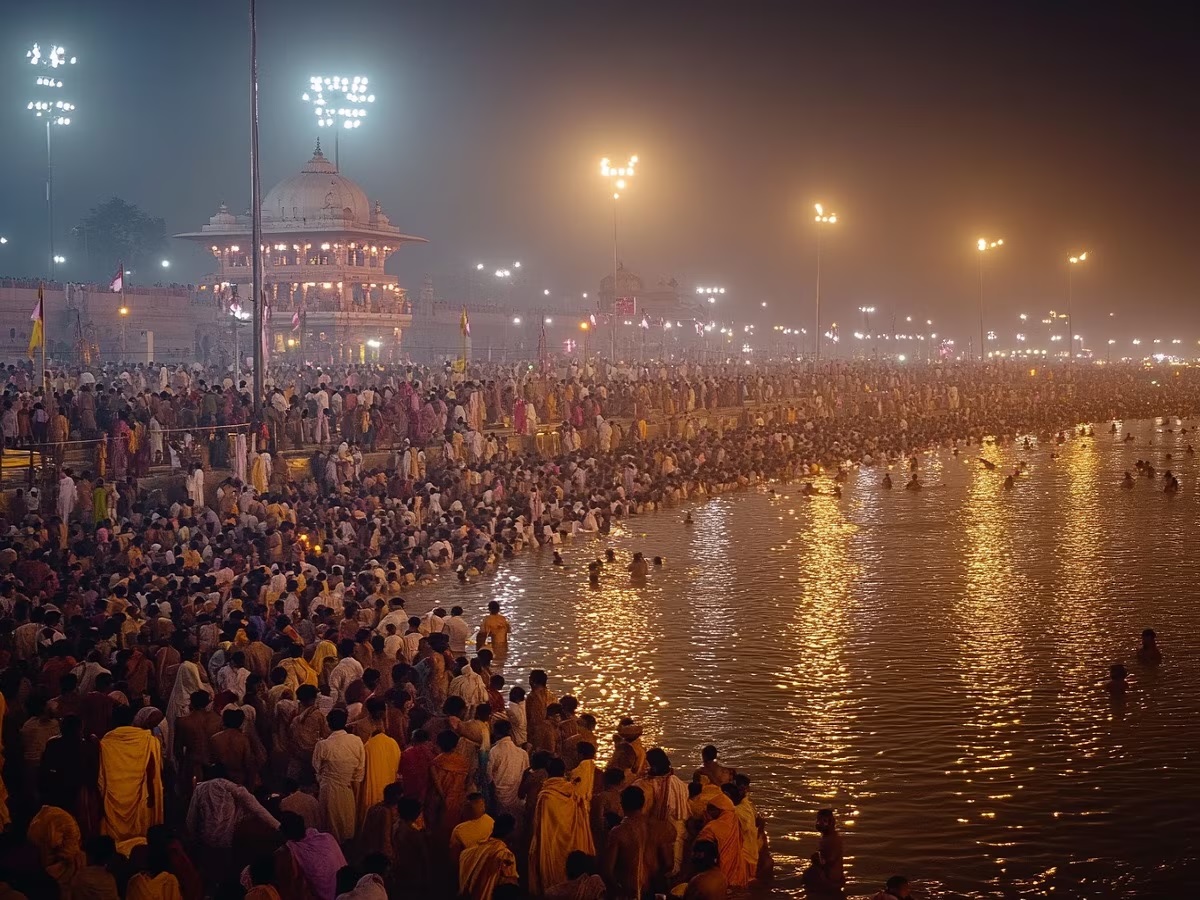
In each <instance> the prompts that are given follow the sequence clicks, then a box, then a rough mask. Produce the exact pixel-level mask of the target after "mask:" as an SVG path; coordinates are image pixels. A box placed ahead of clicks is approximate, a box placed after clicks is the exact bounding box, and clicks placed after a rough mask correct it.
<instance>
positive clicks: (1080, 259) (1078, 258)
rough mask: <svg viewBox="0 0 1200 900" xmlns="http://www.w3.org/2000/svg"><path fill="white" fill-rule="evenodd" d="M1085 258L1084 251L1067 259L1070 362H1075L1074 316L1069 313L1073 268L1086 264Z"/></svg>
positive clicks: (1073, 289)
mask: <svg viewBox="0 0 1200 900" xmlns="http://www.w3.org/2000/svg"><path fill="white" fill-rule="evenodd" d="M1087 257H1088V255H1087V251H1086V250H1085V251H1084V252H1083V253H1079V254H1076V255H1075V256H1069V257H1067V332H1068V336H1069V337H1070V339H1071V346H1070V347H1069V348H1068V351H1067V359H1068V360H1069V361H1070V362H1075V316H1074V315H1073V314H1072V312H1071V304H1072V301H1073V300H1074V295H1075V279H1074V275H1075V267H1076V266H1078V265H1079V264H1081V263H1084V262H1087Z"/></svg>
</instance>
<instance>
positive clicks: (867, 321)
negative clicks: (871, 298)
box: [858, 306, 878, 356]
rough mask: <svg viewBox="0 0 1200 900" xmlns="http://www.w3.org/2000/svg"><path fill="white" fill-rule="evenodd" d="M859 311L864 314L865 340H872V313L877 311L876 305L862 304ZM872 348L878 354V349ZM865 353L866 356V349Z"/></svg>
mask: <svg viewBox="0 0 1200 900" xmlns="http://www.w3.org/2000/svg"><path fill="white" fill-rule="evenodd" d="M858 311H859V312H860V313H862V314H863V340H870V339H871V313H873V312H875V307H873V306H860V307H859V308H858ZM872 350H873V352H875V353H876V355H878V350H876V349H875V348H872ZM863 355H864V356H865V355H866V350H865V349H864V351H863Z"/></svg>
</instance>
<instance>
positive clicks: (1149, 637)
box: [1137, 628, 1162, 666]
mask: <svg viewBox="0 0 1200 900" xmlns="http://www.w3.org/2000/svg"><path fill="white" fill-rule="evenodd" d="M1137 661H1138V662H1139V663H1141V664H1142V665H1143V666H1157V665H1158V664H1159V663H1161V662H1162V651H1161V650H1159V649H1158V635H1157V634H1155V633H1154V629H1153V628H1147V629H1146V630H1145V631H1143V632H1142V646H1141V647H1140V648H1138V652H1137Z"/></svg>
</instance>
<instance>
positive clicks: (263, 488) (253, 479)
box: [250, 454, 267, 494]
mask: <svg viewBox="0 0 1200 900" xmlns="http://www.w3.org/2000/svg"><path fill="white" fill-rule="evenodd" d="M250 483H251V484H253V485H254V490H256V491H258V492H259V493H260V494H265V493H266V492H267V463H266V460H264V459H263V458H262V456H261V454H260V455H259V456H256V457H254V465H252V466H251V467H250Z"/></svg>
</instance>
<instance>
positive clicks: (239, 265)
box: [175, 143, 425, 362]
mask: <svg viewBox="0 0 1200 900" xmlns="http://www.w3.org/2000/svg"><path fill="white" fill-rule="evenodd" d="M250 233H251V221H250V216H249V214H247V215H241V216H238V215H234V214H232V213H230V212H229V210H228V209H227V208H226V206H225V205H224V204H222V205H221V207H220V209H219V210H218V211H217V214H216V215H215V216H213V217H212V218H210V219H209V220H208V224H207V225H204V226H202V227H201V229H200V230H199V231H191V232H185V233H183V234H177V235H175V237H177V238H182V239H184V240H190V241H195V242H197V243H200V244H202V245H204V246H207V247H208V249H209V250H210V251H211V253H212V254H213V258H214V259H215V260H216V262H217V269H216V271H215V272H214V273H213V274H211V275H210V276H208V277H207V278H206V279H204V281H203V282H202V283H201V285H200V290H201V291H202V292H205V291H207V292H211V293H210V296H213V297H214V298H216V301H217V303H216V306H217V308H218V310H220V313H221V314H220V315H218V316H217V317H216V318H215V319H214V321H213V322H212V324H206V325H201V326H200V332H201V333H200V334H199V335H198V337H197V345H198V346H197V349H198V352H199V353H200V354H201V356H203V357H207V358H208V361H210V362H216V361H219V360H217V359H214V358H213V357H214V355H216V354H220V355H221V356H227V355H228V354H229V349H230V347H231V346H232V345H233V344H234V342H235V340H240V342H241V346H242V348H249V346H250V343H249V332H250V329H249V328H248V327H244V328H242V329H241V331H242V334H241V335H240V336H238V337H237V338H235V337H234V332H235V329H237V327H238V322H239V321H240V320H244V319H245V318H248V317H250V316H251V315H252V313H251V310H252V304H251V302H250V301H251V300H252V295H253V287H252V284H253V281H252V279H253V268H252V261H251V260H252V257H251V245H250ZM262 235H263V287H264V290H265V292H266V294H267V297H268V302H269V305H270V309H271V316H270V320H269V323H268V331H269V335H268V346H269V350H270V353H271V355H272V356H283V357H288V356H295V357H297V358H300V357H301V356H303V358H304V359H308V360H314V361H320V360H327V361H329V362H365V361H369V360H383V361H386V360H398V359H400V358H401V345H402V340H403V335H404V331H405V329H407V328H408V326H409V325H411V324H412V314H411V313H412V310H411V305H410V303H409V299H408V294H407V292H406V291H405V290H404V289H403V288H401V287H400V285H399V283H398V282H397V279H396V277H395V276H394V275H389V274H387V272H385V271H384V264H385V263H386V262H387V259H388V257H389V256H391V255H392V254H393V253H395V252H396V251H397V250H398V249H399V248H400V246H401V245H402V244H407V243H424V242H425V238H421V237H415V236H413V235H409V234H404V233H402V232H401V231H400V229H399V228H397V227H396V226H394V225H393V224H392V223H391V220H390V219H389V218H388V217H387V216H386V215H385V214H384V212H383V210H382V208H381V207H380V205H379V203H378V202H376V203H374V204H373V205H372V204H371V203H370V201H368V199H367V194H366V192H365V191H364V190H363V189H362V188H361V187H359V186H358V185H357V184H356V183H355V182H353V181H351V180H350V179H349V178H347V177H346V176H344V175H341V174H340V173H339V172H338V171H337V168H336V167H335V166H334V164H333V163H332V162H330V161H329V160H328V159H326V158H325V156H324V154H322V153H321V145H320V143H318V144H317V149H316V152H315V153H314V154H313V157H312V159H310V160H309V161H308V164H307V165H305V166H304V168H303V169H301V170H300V174H298V175H294V176H292V177H291V178H286V179H284V180H283V181H281V182H279V184H277V185H275V186H274V187H273V188H271V190H270V191H268V192H267V194H266V196H264V197H263V201H262ZM247 324H248V323H247ZM239 352H241V351H239ZM248 352H249V351H248V349H247V350H246V353H248ZM243 355H246V354H245V353H244V354H243ZM230 358H231V357H230Z"/></svg>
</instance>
